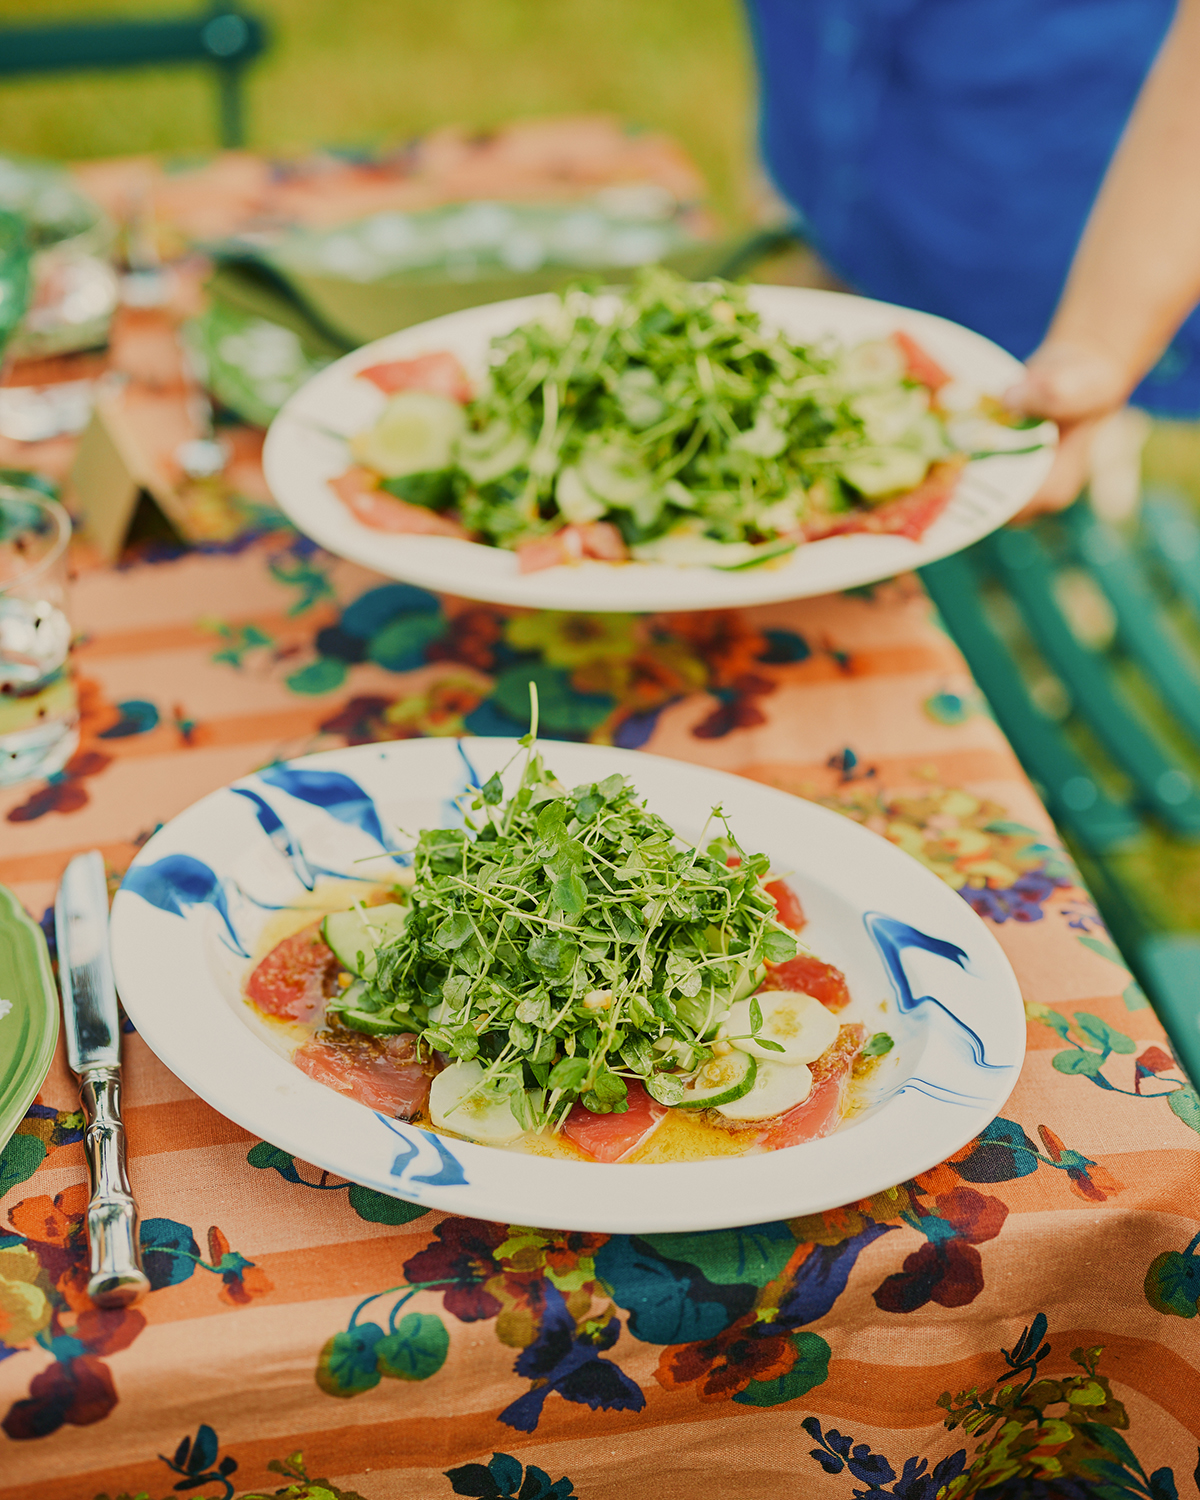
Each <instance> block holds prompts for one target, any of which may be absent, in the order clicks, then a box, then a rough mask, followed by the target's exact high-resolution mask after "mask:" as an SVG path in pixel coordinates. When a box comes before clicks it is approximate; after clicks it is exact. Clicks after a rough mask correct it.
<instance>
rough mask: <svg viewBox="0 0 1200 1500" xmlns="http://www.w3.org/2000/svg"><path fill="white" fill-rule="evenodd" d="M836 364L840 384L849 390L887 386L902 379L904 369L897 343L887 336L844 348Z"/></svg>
mask: <svg viewBox="0 0 1200 1500" xmlns="http://www.w3.org/2000/svg"><path fill="white" fill-rule="evenodd" d="M837 367H838V375H839V376H840V377H841V383H842V384H843V385H847V386H849V387H850V389H851V390H853V391H866V390H870V389H871V388H872V386H890V385H892V384H893V382H895V381H897V380H901V379H903V377H904V374H905V371H906V368H907V366H906V363H905V359H904V355H903V353H902V352H901V349H900V346H899V345H898V344H895V343H893V342H892V340H891V339H872V340H871V341H870V342H869V343H866V344H857V345H855V347H854V348H853V349H847V350H846V351H845V352H844V353H843V354H841V355H840V356H839V358H838V362H837Z"/></svg>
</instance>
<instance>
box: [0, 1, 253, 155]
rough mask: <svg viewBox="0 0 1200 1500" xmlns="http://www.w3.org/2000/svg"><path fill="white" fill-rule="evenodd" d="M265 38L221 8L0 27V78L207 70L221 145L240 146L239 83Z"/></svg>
mask: <svg viewBox="0 0 1200 1500" xmlns="http://www.w3.org/2000/svg"><path fill="white" fill-rule="evenodd" d="M267 39H268V34H267V30H266V27H265V26H264V25H263V23H262V22H261V21H260V20H258V19H257V18H256V17H255V16H251V15H247V14H245V13H244V12H242V11H240V10H238V9H236V7H234V6H225V5H220V4H214V5H212V6H211V7H210V8H209V9H208V10H205V11H202V12H201V13H200V14H198V15H193V16H186V17H178V18H170V19H162V20H158V19H155V20H147V21H135V20H122V21H89V22H84V23H78V24H76V23H71V24H67V25H52V26H0V78H3V77H9V78H12V77H18V76H21V75H26V74H31V73H68V72H72V73H73V72H85V71H90V70H97V69H99V70H104V71H108V70H109V69H113V68H138V67H161V66H164V65H173V64H188V63H191V64H198V63H199V64H206V65H208V66H209V67H211V68H213V69H214V71H215V73H216V77H217V86H218V100H219V122H220V135H221V144H222V146H227V147H229V146H240V145H242V144H243V143H244V141H245V121H244V112H243V107H242V105H243V101H242V83H243V80H244V76H245V72H246V68H247V66H248V64H249V63H250V62H252V61H253V59H254V58H256V57H257V56H258V55H259V54H260V53H261V52H262V51H263V49H264V48H265V47H266V45H267Z"/></svg>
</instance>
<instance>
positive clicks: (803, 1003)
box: [725, 990, 838, 1067]
mask: <svg viewBox="0 0 1200 1500" xmlns="http://www.w3.org/2000/svg"><path fill="white" fill-rule="evenodd" d="M753 998H754V999H756V1000H757V1001H758V1004H759V1008H760V1009H761V1011H762V1018H763V1023H762V1028H761V1029H760V1031H759V1033H758V1035H759V1036H760V1037H763V1038H765V1039H766V1040H767V1041H770V1042H775V1043H777V1044H778V1045H779V1046H781V1047H782V1048H783V1051H782V1052H776V1051H774V1049H773V1048H770V1047H762V1046H760V1045H759V1043H758V1042H756V1041H754V1040H752V1039H750V1001H749V1000H739V1001H738V1003H737V1004H736V1005H735V1006H733V1007H732V1009H731V1010H730V1012H729V1019H728V1021H726V1023H725V1025H726V1028H727V1031H728V1034H729V1036H731V1037H737V1038H738V1040H737V1041H735V1042H733V1043H732V1045H733V1046H734V1047H737V1048H738V1049H739V1050H740V1051H742V1052H748V1053H749V1054H750V1056H751V1057H758V1058H761V1059H762V1060H763V1061H764V1062H769V1063H774V1064H777V1065H778V1066H780V1067H798V1066H799V1065H800V1064H801V1063H810V1062H814V1061H815V1060H816V1059H817V1058H818V1057H820V1055H821V1053H822V1052H824V1051H825V1050H826V1049H827V1048H828V1047H832V1046H833V1044H834V1042H836V1041H837V1034H838V1020H837V1017H836V1016H835V1015H834V1014H833V1012H832V1011H831V1010H829V1009H828V1008H827V1007H826V1006H824V1005H822V1004H821V1002H820V1001H819V1000H814V999H813V997H812V996H811V995H805V994H803V993H802V992H801V991H799V990H767V991H766V992H765V993H764V994H761V995H755V996H754V997H753Z"/></svg>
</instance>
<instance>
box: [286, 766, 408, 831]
mask: <svg viewBox="0 0 1200 1500" xmlns="http://www.w3.org/2000/svg"><path fill="white" fill-rule="evenodd" d="M258 777H259V780H260V781H265V782H266V783H267V785H268V786H277V787H278V788H279V790H280V791H281V792H287V794H288V795H289V796H291V797H296V798H297V799H298V800H299V801H301V802H308V803H311V804H312V806H313V807H322V808H324V809H325V811H326V812H327V813H328V814H329V815H330V817H331V818H336V819H337V820H338V822H339V823H345V824H346V825H347V826H348V827H350V828H358V829H361V830H362V832H363V833H365V834H367V835H368V836H369V837H370V838H373V839H374V840H375V842H376V843H377V844H380V845H382V846H383V848H385V849H387V848H389V845H388V842H387V840H386V839H385V838H384V836H383V828H382V826H381V825H380V822H379V814H378V813H377V812H376V811H375V804H374V802H372V800H371V799H370V797H368V796H367V794H366V792H364V791H363V789H362V787H360V786H359V784H358V782H357V781H353V780H351V778H350V777H349V776H343V775H342V773H341V772H340V771H302V770H299V769H297V768H296V767H295V766H289V765H287V764H286V763H285V764H281V765H277V766H267V768H266V769H265V770H263V771H260V772H259V773H258Z"/></svg>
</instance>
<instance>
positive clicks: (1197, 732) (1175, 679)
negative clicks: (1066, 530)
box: [1067, 505, 1200, 744]
mask: <svg viewBox="0 0 1200 1500" xmlns="http://www.w3.org/2000/svg"><path fill="white" fill-rule="evenodd" d="M1067 524H1068V526H1069V527H1070V531H1071V535H1072V537H1073V539H1074V541H1075V544H1076V546H1077V547H1078V548H1079V552H1080V556H1081V558H1082V560H1083V562H1084V564H1085V566H1086V568H1087V571H1088V572H1089V573H1090V574H1091V575H1092V577H1093V578H1094V579H1095V580H1096V582H1097V583H1098V584H1099V585H1100V587H1101V588H1102V589H1103V591H1104V593H1105V595H1106V597H1107V598H1108V602H1109V603H1110V604H1111V605H1112V607H1113V613H1114V614H1115V615H1116V617H1117V631H1118V634H1119V636H1120V640H1121V644H1122V646H1124V648H1125V650H1126V652H1127V653H1128V654H1129V656H1130V657H1131V658H1132V660H1133V661H1134V662H1136V664H1137V665H1138V667H1140V669H1141V670H1142V672H1144V673H1145V675H1146V677H1147V678H1148V679H1149V681H1150V682H1152V683H1153V684H1154V686H1155V687H1156V688H1157V689H1158V691H1159V693H1160V694H1161V695H1162V698H1163V701H1164V703H1165V704H1166V705H1167V707H1168V708H1170V710H1171V712H1172V713H1173V714H1174V715H1175V717H1176V719H1177V720H1178V721H1179V723H1180V724H1181V725H1182V727H1183V728H1185V729H1186V730H1187V732H1188V733H1189V734H1190V735H1191V737H1192V739H1193V740H1195V741H1196V742H1197V744H1200V677H1197V675H1196V670H1195V668H1194V667H1193V666H1192V664H1191V663H1190V662H1189V661H1188V658H1187V657H1186V655H1185V654H1184V652H1183V650H1182V649H1181V647H1180V644H1179V642H1178V641H1177V639H1176V638H1175V636H1174V633H1173V631H1172V630H1171V628H1170V626H1169V625H1168V623H1167V622H1166V620H1165V619H1164V618H1163V613H1162V610H1161V609H1160V607H1159V605H1158V601H1157V600H1156V598H1155V596H1154V592H1153V589H1152V588H1151V585H1150V580H1149V579H1148V578H1147V576H1146V572H1145V569H1144V568H1143V567H1142V564H1141V562H1140V560H1139V558H1138V557H1137V554H1136V553H1135V552H1134V551H1133V549H1132V548H1131V547H1130V546H1129V545H1128V543H1127V542H1126V541H1125V539H1124V538H1123V537H1122V536H1121V534H1120V533H1119V532H1117V531H1115V530H1114V529H1113V528H1112V527H1111V526H1108V525H1106V524H1105V523H1104V522H1103V521H1100V520H1099V519H1098V518H1097V517H1096V515H1095V513H1094V512H1093V511H1092V509H1091V508H1090V506H1087V505H1074V506H1072V507H1071V510H1070V512H1069V514H1068V517H1067Z"/></svg>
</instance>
